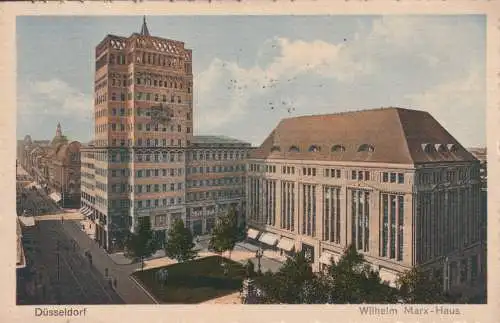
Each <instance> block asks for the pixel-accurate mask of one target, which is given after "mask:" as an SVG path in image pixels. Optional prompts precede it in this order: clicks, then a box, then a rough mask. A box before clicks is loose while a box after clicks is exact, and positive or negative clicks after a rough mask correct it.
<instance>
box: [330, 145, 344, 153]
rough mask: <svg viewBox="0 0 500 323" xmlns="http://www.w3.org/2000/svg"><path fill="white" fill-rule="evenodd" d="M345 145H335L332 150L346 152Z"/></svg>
mask: <svg viewBox="0 0 500 323" xmlns="http://www.w3.org/2000/svg"><path fill="white" fill-rule="evenodd" d="M344 151H345V147H344V146H342V145H335V146H333V147H332V152H334V153H337V152H344Z"/></svg>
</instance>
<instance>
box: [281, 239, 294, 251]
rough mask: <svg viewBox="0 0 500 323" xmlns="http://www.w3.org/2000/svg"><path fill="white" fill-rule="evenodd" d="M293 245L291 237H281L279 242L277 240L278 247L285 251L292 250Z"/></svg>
mask: <svg viewBox="0 0 500 323" xmlns="http://www.w3.org/2000/svg"><path fill="white" fill-rule="evenodd" d="M294 247H295V242H294V241H293V240H292V239H288V238H285V237H282V238H281V239H280V242H278V248H280V249H281V250H285V251H292V249H293V248H294Z"/></svg>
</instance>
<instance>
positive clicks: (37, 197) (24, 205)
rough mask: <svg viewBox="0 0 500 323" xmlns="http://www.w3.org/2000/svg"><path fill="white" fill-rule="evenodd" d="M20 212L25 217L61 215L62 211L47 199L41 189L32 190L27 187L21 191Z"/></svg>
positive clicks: (30, 187)
mask: <svg viewBox="0 0 500 323" xmlns="http://www.w3.org/2000/svg"><path fill="white" fill-rule="evenodd" d="M22 193H23V194H22V195H21V200H20V210H21V212H23V211H24V212H25V214H24V215H25V216H39V215H45V214H55V213H63V211H62V210H61V209H60V208H59V207H58V206H57V205H56V204H55V202H54V201H52V200H51V199H50V197H48V196H47V195H46V194H45V192H43V189H36V188H35V189H33V188H32V186H31V185H30V186H28V187H26V188H24V189H23V190H22Z"/></svg>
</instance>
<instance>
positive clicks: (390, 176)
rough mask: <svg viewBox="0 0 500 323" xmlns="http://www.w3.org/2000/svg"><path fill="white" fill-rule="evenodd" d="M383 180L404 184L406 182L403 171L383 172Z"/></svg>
mask: <svg viewBox="0 0 500 323" xmlns="http://www.w3.org/2000/svg"><path fill="white" fill-rule="evenodd" d="M382 182H383V183H398V184H403V183H404V182H405V175H404V174H403V173H389V172H383V173H382Z"/></svg>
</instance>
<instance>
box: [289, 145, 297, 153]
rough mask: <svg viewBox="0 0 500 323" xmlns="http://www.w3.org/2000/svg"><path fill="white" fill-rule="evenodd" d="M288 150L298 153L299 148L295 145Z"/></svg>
mask: <svg viewBox="0 0 500 323" xmlns="http://www.w3.org/2000/svg"><path fill="white" fill-rule="evenodd" d="M288 151H289V152H296V153H298V152H299V151H300V150H299V147H297V146H291V147H290V149H289V150H288Z"/></svg>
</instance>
